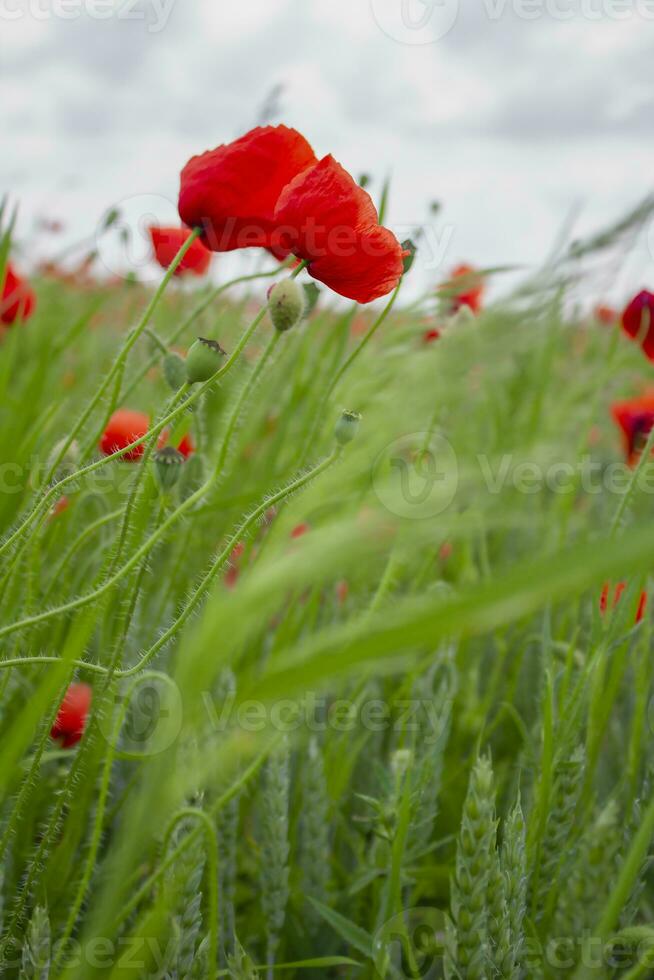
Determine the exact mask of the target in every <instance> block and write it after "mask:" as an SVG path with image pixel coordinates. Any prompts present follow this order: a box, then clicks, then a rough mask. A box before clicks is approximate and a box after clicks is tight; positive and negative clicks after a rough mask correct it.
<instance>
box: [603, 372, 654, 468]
mask: <svg viewBox="0 0 654 980" xmlns="http://www.w3.org/2000/svg"><path fill="white" fill-rule="evenodd" d="M611 414H612V416H613V419H614V421H615V422H616V423H617V425H618V426H619V427H620V429H621V431H622V441H623V445H624V451H625V456H626V458H627V462H628V464H629V466H635V464H636V463H637V462H638V460H639V458H640V454H641V452H642V450H643V446H644V444H645V442H646V441H647V437H648V435H649V434H650V432H651V430H652V427H653V426H654V391H649V392H646V393H645V394H644V395H641V396H640V397H639V398H631V399H630V400H628V401H624V402H615V404H613V405H612V406H611Z"/></svg>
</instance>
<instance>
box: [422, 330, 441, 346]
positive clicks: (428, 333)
mask: <svg viewBox="0 0 654 980" xmlns="http://www.w3.org/2000/svg"><path fill="white" fill-rule="evenodd" d="M440 335H441V332H440V330H438V329H437V327H432V328H431V330H425V332H424V334H423V335H422V339H423V341H424V342H425V343H426V344H433V342H434V341H435V340H439V339H440Z"/></svg>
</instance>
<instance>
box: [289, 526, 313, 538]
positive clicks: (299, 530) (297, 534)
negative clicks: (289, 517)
mask: <svg viewBox="0 0 654 980" xmlns="http://www.w3.org/2000/svg"><path fill="white" fill-rule="evenodd" d="M310 530H311V527H310V525H309V524H306V523H305V524H296V525H295V527H294V528H293V530H292V531H291V538H292V540H293V541H296V540H297V539H298V538H303V537H304V535H305V534H308V533H309V531H310Z"/></svg>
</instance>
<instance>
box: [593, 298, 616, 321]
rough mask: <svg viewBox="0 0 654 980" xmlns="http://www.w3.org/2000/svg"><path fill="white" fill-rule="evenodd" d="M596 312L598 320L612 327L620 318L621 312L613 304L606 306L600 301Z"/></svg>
mask: <svg viewBox="0 0 654 980" xmlns="http://www.w3.org/2000/svg"><path fill="white" fill-rule="evenodd" d="M594 312H595V319H596V320H597V322H598V323H602V324H604V326H606V327H612V326H613V325H614V324H615V323H617V322H618V320H619V318H620V315H619V313H618V312H617V311H616V310H614V309H613V307H612V306H606V305H605V304H604V303H599V304H598V305H597V306H596V307H595V311H594Z"/></svg>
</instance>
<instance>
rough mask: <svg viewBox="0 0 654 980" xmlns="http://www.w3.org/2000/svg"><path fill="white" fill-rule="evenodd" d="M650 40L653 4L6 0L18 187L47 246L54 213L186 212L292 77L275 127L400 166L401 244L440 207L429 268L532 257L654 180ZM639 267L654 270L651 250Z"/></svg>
mask: <svg viewBox="0 0 654 980" xmlns="http://www.w3.org/2000/svg"><path fill="white" fill-rule="evenodd" d="M653 34H654V0H633V3H631V2H630V0H542V2H540V0H459V2H458V3H457V0H428V2H427V0H327V2H323V3H318V2H306V0H240V2H230V0H136V2H135V0H124V2H122V3H121V2H118V0H115V2H114V0H0V81H1V83H2V93H3V98H2V104H1V108H0V114H2V117H3V132H4V133H5V138H4V140H3V152H2V154H1V155H0V191H2V192H7V191H8V192H10V194H11V195H12V196H13V197H14V199H16V200H18V201H19V202H20V205H21V220H20V226H19V232H20V235H21V237H22V238H23V239H24V241H25V242H26V243H27V244H28V248H29V244H30V242H31V241H33V239H32V237H31V236H32V232H33V225H34V221H35V219H36V218H37V217H39V216H40V217H47V218H53V219H61V220H62V221H63V222H64V223H65V225H66V232H65V235H66V236H67V238H68V239H71V240H72V239H73V238H74V237H75V236H79V235H83V234H87V233H93V231H94V229H95V228H96V226H97V223H98V220H99V218H100V215H101V214H102V212H103V211H104V210H106V208H108V207H109V206H111V205H112V204H115V203H121V202H122V204H123V207H124V210H125V213H126V214H128V215H131V218H130V220H134V221H136V220H137V218H138V216H139V215H140V214H142V213H150V212H152V213H153V214H156V215H157V217H158V218H159V219H160V220H163V221H167V220H174V218H175V207H174V202H175V199H176V192H177V181H178V174H179V171H180V169H181V167H182V166H183V164H184V163H185V162H186V160H187V159H188V157H189V156H190V155H192V154H194V153H197V152H200V151H202V150H204V149H207V148H209V147H213V146H215V145H217V144H218V143H221V142H224V141H226V140H229V139H232V138H234V137H235V136H237V135H240V134H241V133H242V132H243V131H245V130H246V129H248V128H250V127H251V126H252V125H253V124H255V123H256V121H257V119H258V116H259V114H260V112H261V107H262V105H263V103H264V102H265V100H266V96H267V94H268V93H269V92H270V91H271V89H272V88H273V87H274V86H276V85H279V86H283V90H282V92H281V95H280V98H279V105H278V107H277V108H276V109H275V111H274V119H275V121H279V122H282V121H283V122H286V123H288V124H289V125H292V126H296V127H297V128H298V129H300V130H301V131H302V132H303V133H304V134H305V135H306V136H307V137H308V138H309V139H310V141H311V142H312V143H313V145H314V148H315V150H316V152H317V153H318V154H319V155H322V154H324V153H327V152H332V153H333V154H334V155H335V156H336V157H337V159H339V160H340V161H341V162H342V163H343V164H344V165H345V166H346V167H347V168H348V169H350V170H351V171H352V172H353V173H354V174H355V175H358V174H359V173H361V172H368V173H370V174H372V175H373V176H374V177H375V178H377V181H378V183H377V184H376V185H373V189H375V187H377V188H378V186H379V181H380V180H381V179H382V178H383V177H384V175H386V174H391V175H392V181H393V183H392V197H391V206H390V212H389V223H390V224H391V225H392V226H393V227H394V228H395V229H396V230H397V231H398V233H399V234H400V235H402V237H405V235H406V234H408V233H409V232H410V231H411V229H412V228H413V227H414V226H417V225H418V226H424V225H426V224H427V223H428V222H429V221H430V220H431V219H430V218H429V205H430V202H431V201H433V200H437V201H439V202H440V203H441V204H442V209H441V211H440V212H439V214H438V216H437V218H436V221H435V222H434V223H433V225H432V226H431V227H429V228H428V230H427V232H426V235H427V245H426V248H425V250H424V253H423V265H422V270H421V275H422V276H423V277H424V278H429V277H431V278H437V277H438V276H439V275H443V274H445V273H446V272H447V271H448V270H449V269H450V268H451V267H452V265H453V264H455V263H457V262H458V261H461V260H464V259H465V260H469V261H472V262H474V263H476V264H479V265H485V266H494V265H503V264H521V265H524V264H527V265H529V264H533V263H536V262H538V261H539V259H542V258H543V257H544V256H545V255H546V254H547V252H548V250H549V248H550V247H551V245H552V243H553V241H554V240H555V238H556V236H557V232H558V231H559V229H560V228H561V226H562V225H563V224H564V222H565V221H566V220H567V219H568V218H569V216H570V215H571V213H573V212H574V213H575V214H578V218H577V225H576V226H575V233H576V234H577V233H582V232H584V231H586V230H589V229H593V228H595V227H596V226H598V225H599V226H601V225H602V224H603V223H605V222H609V221H611V220H613V219H615V218H617V217H619V216H620V215H621V213H622V212H624V211H625V210H626V209H628V208H629V207H630V206H632V205H633V204H634V203H635V202H636V201H638V200H639V199H640V198H641V197H643V196H645V195H646V194H647V193H648V192H650V191H651V190H652V186H653V184H654V167H653V164H654V126H653V125H652V120H653V119H654V76H653V75H652V72H651V43H652V36H653ZM650 237H651V238H652V239H654V232H653V233H652V235H651V236H650ZM38 247H39V249H40V250H41V251H47V249H48V248H52V250H53V251H54V248H55V244H54V243H52V242H51V243H48V241H47V240H41V241H40V242H39V246H38ZM111 261H113V260H111ZM228 261H229V262H231V263H233V262H234V261H235V260H234V259H230V260H228ZM628 275H629V276H630V277H631V279H633V280H634V282H635V284H640V283H643V284H644V283H645V282H646V281H647V279H649V281H650V284H651V282H652V281H654V265H652V258H651V255H650V252H649V249H648V248H647V247H643V248H641V249H640V251H639V252H638V253H637V255H636V257H635V258H634V260H633V261H632V262H631V265H630V267H629V272H628ZM621 288H626V287H625V286H624V283H623V284H622V285H621Z"/></svg>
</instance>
